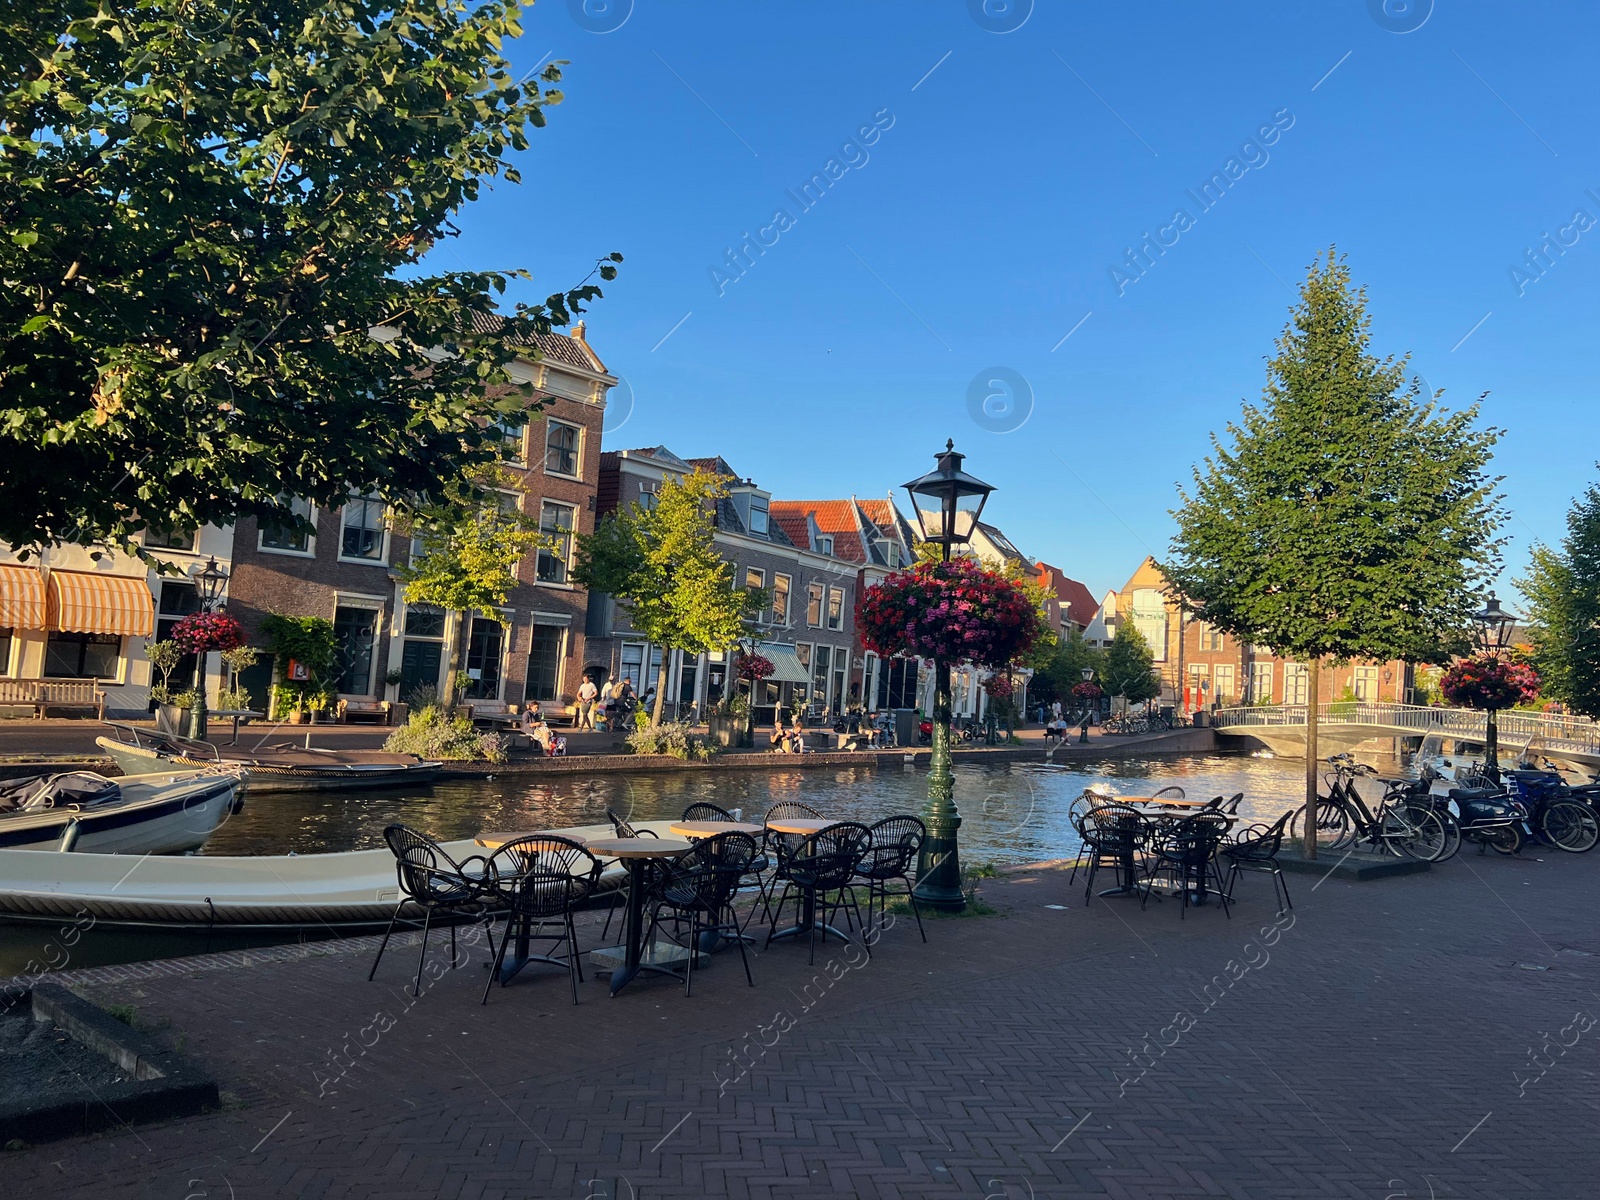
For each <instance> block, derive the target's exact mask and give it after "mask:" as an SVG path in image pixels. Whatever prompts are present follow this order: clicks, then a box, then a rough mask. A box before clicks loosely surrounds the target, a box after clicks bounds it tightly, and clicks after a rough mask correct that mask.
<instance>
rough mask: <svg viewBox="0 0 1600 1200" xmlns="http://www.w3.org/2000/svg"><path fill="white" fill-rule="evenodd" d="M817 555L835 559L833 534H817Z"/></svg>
mask: <svg viewBox="0 0 1600 1200" xmlns="http://www.w3.org/2000/svg"><path fill="white" fill-rule="evenodd" d="M817 553H818V554H822V555H826V556H827V557H828V558H832V557H833V534H831V533H819V534H817Z"/></svg>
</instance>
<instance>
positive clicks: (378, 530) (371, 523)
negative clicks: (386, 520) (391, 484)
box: [339, 496, 383, 562]
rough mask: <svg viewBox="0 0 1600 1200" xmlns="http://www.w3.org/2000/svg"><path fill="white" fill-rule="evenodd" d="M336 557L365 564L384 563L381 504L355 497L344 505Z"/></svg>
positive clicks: (367, 498) (379, 501) (371, 497)
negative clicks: (352, 559)
mask: <svg viewBox="0 0 1600 1200" xmlns="http://www.w3.org/2000/svg"><path fill="white" fill-rule="evenodd" d="M339 556H340V557H341V558H358V559H362V560H364V561H367V562H381V561H382V560H383V501H382V500H379V499H377V498H376V497H374V496H354V497H352V498H351V499H349V500H348V501H346V502H345V506H344V528H343V531H342V532H341V534H340V542H339Z"/></svg>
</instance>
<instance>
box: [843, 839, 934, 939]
mask: <svg viewBox="0 0 1600 1200" xmlns="http://www.w3.org/2000/svg"><path fill="white" fill-rule="evenodd" d="M871 832H872V846H871V848H870V849H869V850H868V851H867V853H866V855H865V856H864V857H863V858H862V859H861V862H860V863H859V864H858V865H857V866H856V878H857V879H864V880H866V883H867V916H868V917H871V916H872V902H873V900H874V899H876V900H877V902H878V911H879V913H880V914H881V913H885V912H887V911H888V907H889V883H890V881H892V880H895V879H898V880H900V882H902V883H904V884H905V885H906V890H905V897H906V900H907V901H908V902H909V903H910V905H911V913H912V915H913V916H915V917H916V918H917V932H918V933H920V934H922V940H923V941H924V942H926V941H927V940H928V934H927V931H926V930H924V929H923V928H922V913H921V911H920V910H919V909H918V908H917V897H916V892H915V888H914V885H913V884H912V882H911V873H912V871H913V870H915V869H916V863H917V854H918V852H919V851H920V850H921V849H922V843H923V840H924V839H925V838H926V837H927V836H928V827H927V826H926V825H924V824H923V823H922V822H921V821H920V820H918V819H917V818H916V817H885V818H884V819H883V820H881V821H879V822H878V823H877V824H876V825H873V826H871Z"/></svg>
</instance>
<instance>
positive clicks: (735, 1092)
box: [0, 856, 1600, 1200]
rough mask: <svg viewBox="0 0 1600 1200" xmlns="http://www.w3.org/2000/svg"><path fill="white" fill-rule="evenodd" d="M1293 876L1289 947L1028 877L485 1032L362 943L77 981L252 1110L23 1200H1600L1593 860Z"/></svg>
mask: <svg viewBox="0 0 1600 1200" xmlns="http://www.w3.org/2000/svg"><path fill="white" fill-rule="evenodd" d="M1080 883H1081V879H1080ZM1291 887H1293V888H1294V890H1295V898H1296V902H1297V904H1298V905H1299V907H1298V908H1296V909H1295V910H1294V915H1293V921H1292V923H1291V922H1290V921H1289V920H1288V919H1284V920H1283V921H1281V922H1279V923H1278V925H1277V927H1276V928H1275V927H1274V921H1273V913H1272V904H1271V901H1270V898H1269V897H1270V890H1271V889H1270V886H1269V885H1268V883H1267V881H1265V880H1261V879H1256V878H1251V879H1247V880H1246V881H1245V882H1244V884H1243V885H1241V895H1242V896H1246V897H1247V899H1246V902H1245V903H1242V904H1240V905H1239V906H1238V907H1237V909H1236V911H1235V917H1234V919H1233V920H1232V921H1225V920H1224V919H1223V916H1222V914H1221V913H1220V912H1218V911H1198V912H1195V911H1191V912H1190V913H1189V915H1188V918H1187V919H1186V920H1180V918H1179V912H1178V909H1177V907H1176V906H1175V905H1173V904H1171V903H1168V904H1165V905H1159V904H1156V903H1154V902H1153V903H1152V904H1151V906H1150V909H1149V910H1148V911H1146V912H1142V913H1141V912H1140V911H1139V908H1138V905H1137V904H1136V903H1131V902H1129V901H1126V900H1123V901H1113V902H1096V903H1095V904H1093V905H1091V906H1088V907H1085V906H1084V903H1083V890H1082V888H1081V886H1079V887H1069V886H1068V885H1067V882H1066V876H1065V873H1064V872H1060V871H1056V870H1036V871H1034V872H1032V873H1028V874H1023V875H1020V876H1017V877H1015V878H1013V879H1009V880H1006V881H1004V882H1000V883H996V884H993V885H991V886H990V888H989V891H988V895H989V896H990V897H991V898H992V899H993V900H994V901H995V902H996V903H997V904H999V905H1000V906H1002V908H1003V909H1004V910H1005V914H1006V915H1004V916H1000V917H992V918H982V919H974V920H963V921H944V922H939V923H937V924H933V925H931V927H930V932H929V938H930V944H929V945H927V946H926V947H925V946H923V945H922V944H921V943H920V942H919V941H917V939H916V933H915V929H914V928H912V927H910V926H909V925H907V924H906V923H905V922H903V921H902V922H901V923H900V924H899V925H898V926H897V927H896V928H894V929H892V930H890V931H889V932H888V933H887V934H886V935H885V937H884V939H883V941H882V942H881V943H880V944H879V949H878V952H877V954H876V955H875V956H874V958H873V959H872V960H871V962H870V964H863V965H853V964H855V963H859V962H861V960H860V959H859V957H858V956H857V955H855V954H853V953H852V954H851V955H850V956H849V957H848V958H847V957H845V956H844V955H843V954H841V953H840V951H839V949H838V948H837V947H830V949H829V951H828V952H827V953H826V954H819V957H818V966H817V968H816V970H815V971H814V972H813V971H810V970H808V969H807V967H806V964H805V952H804V949H803V948H802V947H798V946H795V945H792V944H787V945H786V944H780V945H778V946H775V947H774V948H773V949H771V950H770V951H768V952H766V953H764V954H762V955H761V956H760V957H759V958H758V959H757V961H756V963H755V970H756V981H757V985H758V986H757V987H756V988H755V989H753V990H752V989H749V988H747V987H745V985H744V980H743V977H742V975H741V974H740V972H739V968H738V964H737V962H736V961H733V960H730V959H728V958H726V957H724V956H719V957H718V959H717V960H716V961H715V963H714V965H713V966H712V967H711V968H710V969H708V970H707V971H706V972H705V973H704V975H703V976H701V978H700V979H699V980H698V981H697V986H696V991H695V995H694V996H693V997H692V998H690V999H687V1000H686V999H684V997H683V996H682V994H681V991H679V990H676V989H675V988H674V987H673V986H672V985H671V984H670V983H669V982H667V981H651V982H646V983H644V984H642V985H635V986H634V987H632V988H630V989H629V990H627V991H625V992H624V993H623V994H622V995H621V996H620V997H618V998H616V999H608V998H607V996H606V994H605V989H604V988H603V987H601V986H600V985H598V984H595V983H589V984H586V985H585V986H584V989H583V993H582V995H583V1003H582V1004H581V1006H578V1007H576V1008H575V1007H574V1006H573V1005H572V1004H571V1003H570V1002H569V1000H568V992H567V988H566V983H565V980H564V979H563V978H561V977H560V976H558V975H556V974H553V973H552V974H540V975H538V976H535V977H530V976H528V975H525V976H524V977H523V978H522V979H520V980H519V981H517V982H516V983H515V984H514V985H513V986H512V987H510V988H507V989H505V990H497V991H496V992H495V994H494V996H493V997H492V998H491V1000H490V1003H489V1005H488V1007H486V1008H480V1007H479V1006H478V1004H477V994H476V988H477V986H478V985H480V984H481V980H482V978H483V976H482V972H481V970H480V969H479V968H478V967H477V966H476V965H473V966H472V967H469V968H463V969H461V970H459V971H455V972H451V973H447V974H444V975H443V978H442V979H441V980H440V981H439V982H438V983H437V984H435V985H434V986H432V987H431V989H429V990H427V991H425V993H424V995H423V998H422V999H421V1000H420V1001H419V1002H417V1003H416V1004H415V1005H414V1006H412V1005H410V1004H409V999H408V996H407V995H406V993H405V992H404V989H403V981H404V980H405V978H406V970H407V960H408V959H410V958H411V957H412V956H411V955H400V956H397V957H395V958H393V959H389V960H386V961H385V964H384V967H383V970H382V972H381V974H380V976H379V980H378V982H376V983H371V984H369V983H367V982H366V980H365V975H366V971H367V966H368V957H367V951H365V950H364V949H359V950H358V949H356V948H351V949H349V950H347V951H340V952H335V953H332V954H328V955H323V956H318V957H308V958H302V959H299V960H297V961H290V962H276V963H271V964H266V965H260V966H254V967H234V968H231V969H210V970H201V971H195V972H192V973H185V974H156V973H151V977H149V978H145V979H142V980H132V981H124V982H121V983H116V984H106V983H104V982H101V983H98V984H93V985H86V984H80V987H82V988H83V990H85V991H86V992H88V993H89V994H91V995H93V996H94V997H95V998H97V999H100V1000H102V1001H120V1002H131V1003H134V1004H136V1005H137V1006H138V1013H139V1020H140V1022H141V1023H145V1022H150V1023H154V1024H157V1025H160V1026H163V1027H164V1031H163V1033H162V1035H161V1036H163V1037H165V1038H167V1039H169V1040H171V1041H173V1042H178V1041H180V1040H181V1043H182V1045H183V1047H184V1049H185V1050H186V1051H187V1053H189V1054H191V1055H192V1056H194V1057H196V1058H197V1059H199V1060H201V1061H202V1062H204V1063H205V1064H207V1065H209V1066H210V1067H211V1068H212V1069H213V1070H215V1071H216V1072H218V1073H219V1074H220V1075H221V1076H222V1078H223V1080H224V1087H225V1089H226V1090H227V1092H229V1093H231V1095H232V1096H233V1097H234V1099H233V1101H232V1104H231V1106H230V1107H229V1108H228V1109H227V1111H224V1112H221V1113H218V1114H215V1115H212V1116H209V1117H203V1118H199V1119H195V1120H191V1121H186V1122H181V1123H172V1124H167V1125H155V1126H143V1127H140V1128H138V1129H137V1130H136V1131H126V1132H122V1133H117V1134H111V1135H105V1136H101V1137H97V1138H92V1139H84V1140H79V1141H74V1142H69V1143H58V1144H54V1145H49V1146H44V1147H41V1148H39V1149H36V1150H28V1151H24V1152H20V1153H14V1154H7V1155H0V1194H4V1195H8V1196H9V1195H15V1196H24V1195H26V1196H29V1197H35V1196H92V1197H96V1198H100V1197H104V1198H107V1200H113V1198H118V1197H129V1198H134V1197H139V1198H143V1197H152V1198H155V1197H161V1198H167V1197H170V1198H173V1200H201V1198H202V1197H204V1198H206V1200H214V1198H220V1197H237V1198H238V1200H245V1198H247V1197H269V1196H270V1197H280V1196H282V1197H290V1196H299V1197H307V1198H311V1197H356V1196H384V1197H413V1196H415V1197H436V1196H437V1197H472V1198H493V1197H574V1198H584V1197H589V1198H593V1200H599V1198H601V1197H604V1198H606V1200H611V1198H612V1197H618V1198H624V1200H632V1197H635V1196H637V1197H651V1198H654V1197H691V1196H693V1197H698V1196H723V1195H727V1196H736V1197H747V1196H748V1197H761V1198H766V1197H811V1196H818V1197H821V1196H861V1197H972V1198H974V1200H979V1198H982V1197H991V1198H998V1197H1008V1198H1016V1197H1066V1196H1106V1197H1130V1198H1132V1197H1138V1198H1145V1197H1169V1196H1170V1197H1202V1196H1206V1197H1209V1196H1224V1197H1236V1198H1246V1197H1248V1198H1265V1197H1273V1198H1287V1197H1313V1196H1315V1197H1324V1196H1338V1197H1362V1198H1369V1200H1385V1198H1387V1197H1400V1196H1407V1197H1435V1196H1436V1197H1439V1198H1441V1200H1442V1198H1444V1197H1494V1198H1497V1200H1499V1198H1504V1197H1516V1196H1524V1195H1526V1196H1544V1197H1557V1198H1560V1197H1581V1196H1592V1195H1594V1194H1595V1193H1596V1185H1595V1184H1594V1183H1593V1177H1594V1175H1595V1173H1596V1171H1597V1169H1600V1141H1597V1139H1596V1136H1595V1135H1596V1128H1595V1126H1596V1089H1595V1082H1596V1079H1597V1077H1600V1029H1596V1030H1593V1031H1590V1030H1588V1029H1587V1028H1586V1026H1587V1025H1588V1024H1591V1023H1593V1022H1592V1018H1591V1017H1590V1016H1589V1014H1594V1015H1600V933H1597V931H1596V928H1595V923H1594V918H1593V912H1594V910H1595V908H1596V906H1597V902H1600V858H1597V857H1584V858H1573V857H1568V856H1560V857H1559V858H1556V857H1551V858H1549V859H1548V860H1547V861H1543V862H1541V861H1535V859H1534V858H1533V857H1530V858H1529V859H1527V860H1523V861H1506V860H1503V859H1499V858H1493V857H1491V858H1482V859H1480V858H1477V857H1468V856H1463V857H1462V858H1461V859H1459V860H1457V861H1456V862H1453V863H1450V864H1447V865H1446V866H1445V867H1444V868H1442V869H1440V870H1438V871H1436V872H1433V873H1431V874H1429V875H1422V876H1415V877H1410V878H1405V879H1398V880H1392V881H1387V882H1384V883H1380V884H1349V883H1340V882H1336V881H1329V882H1327V883H1324V884H1322V885H1321V886H1320V887H1319V888H1318V889H1317V890H1316V891H1315V892H1313V891H1312V890H1311V881H1310V880H1308V879H1306V878H1304V877H1298V876H1297V877H1295V878H1294V879H1293V880H1292V881H1291ZM1055 904H1061V905H1065V906H1066V907H1065V908H1064V909H1056V908H1052V907H1049V906H1050V905H1055ZM1263 930H1266V931H1268V932H1266V933H1265V934H1264V933H1263ZM585 938H586V941H587V943H588V944H591V945H592V944H594V939H595V932H593V931H591V932H586V934H585ZM824 964H831V970H830V969H828V968H827V967H825V966H824ZM1519 964H1526V965H1527V966H1534V967H1543V968H1545V969H1543V970H1530V969H1526V967H1524V966H1521V965H1519ZM102 978H103V977H102ZM377 1014H384V1015H383V1016H380V1017H377V1023H376V1024H374V1021H375V1016H376V1015H377ZM391 1021H392V1028H385V1027H386V1026H388V1025H389V1024H390V1022H391ZM791 1021H792V1027H788V1026H789V1023H790V1022H791ZM380 1031H381V1032H380ZM364 1042H369V1043H372V1044H371V1045H370V1046H369V1047H364V1045H363V1043H364ZM1563 1043H1567V1044H1566V1045H1563ZM1535 1056H1536V1059H1537V1062H1538V1063H1539V1064H1541V1065H1530V1063H1531V1062H1533V1061H1534V1060H1535Z"/></svg>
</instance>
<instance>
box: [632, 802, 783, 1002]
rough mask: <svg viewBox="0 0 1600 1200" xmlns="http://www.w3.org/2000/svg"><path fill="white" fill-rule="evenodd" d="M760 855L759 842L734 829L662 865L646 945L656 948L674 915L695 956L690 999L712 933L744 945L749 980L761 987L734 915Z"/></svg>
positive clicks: (686, 988) (686, 986)
mask: <svg viewBox="0 0 1600 1200" xmlns="http://www.w3.org/2000/svg"><path fill="white" fill-rule="evenodd" d="M757 853H758V848H757V846H756V840H755V838H753V837H751V836H750V835H749V834H747V833H739V832H738V831H737V830H734V831H732V832H729V833H719V834H717V835H716V836H714V837H708V838H702V839H701V840H700V841H698V842H696V843H695V845H694V848H693V849H690V850H685V851H684V852H683V853H682V854H680V855H678V856H677V857H676V858H672V859H669V860H668V861H667V862H665V863H663V864H661V866H662V870H661V872H660V873H659V874H658V875H657V877H656V881H655V883H654V885H653V886H652V887H651V889H650V896H649V898H648V899H647V900H646V904H647V905H648V906H649V908H650V927H649V929H648V930H647V932H646V933H645V939H644V943H645V945H646V946H648V945H651V944H652V943H653V941H654V938H655V931H656V928H657V927H658V926H659V925H660V924H661V920H662V914H663V913H665V912H670V913H671V914H672V915H671V917H670V918H669V920H671V921H672V923H673V924H674V925H675V926H676V927H677V930H678V936H679V938H680V940H681V943H682V944H683V945H684V946H686V947H687V948H688V951H689V958H688V962H687V963H686V964H685V966H684V972H683V994H684V995H685V996H688V995H689V994H690V992H691V990H692V989H693V986H694V965H695V962H696V960H698V959H699V957H700V943H701V939H702V937H703V935H706V934H711V935H713V936H721V935H724V934H727V935H730V936H731V937H732V939H733V941H735V942H736V943H738V946H739V957H740V959H741V960H743V962H744V977H745V980H746V981H747V982H748V983H749V984H750V986H751V987H755V985H756V981H755V976H754V975H752V974H751V973H750V956H749V955H748V954H747V953H746V951H745V947H744V941H745V940H744V936H743V934H742V932H741V930H740V928H739V921H738V918H737V917H736V916H735V915H734V912H733V899H734V896H735V895H736V894H737V893H738V891H739V881H740V880H741V879H743V878H744V876H745V875H746V874H748V873H749V870H750V864H751V863H752V862H754V861H755V858H756V855H757ZM685 922H687V923H688V932H687V935H685V934H684V932H683V925H684V923H685Z"/></svg>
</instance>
